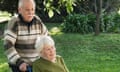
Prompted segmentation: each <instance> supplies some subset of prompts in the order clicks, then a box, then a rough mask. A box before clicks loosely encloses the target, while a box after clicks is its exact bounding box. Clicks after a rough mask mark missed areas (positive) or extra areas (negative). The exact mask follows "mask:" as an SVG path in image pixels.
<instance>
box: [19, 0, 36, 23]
mask: <svg viewBox="0 0 120 72" xmlns="http://www.w3.org/2000/svg"><path fill="white" fill-rule="evenodd" d="M18 11H19V13H20V14H21V15H22V17H23V19H24V20H25V21H27V22H30V21H32V19H33V17H34V14H35V5H34V4H33V3H32V2H25V3H23V5H22V6H21V7H20V8H19V9H18Z"/></svg>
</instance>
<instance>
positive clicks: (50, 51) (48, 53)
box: [41, 45, 56, 61]
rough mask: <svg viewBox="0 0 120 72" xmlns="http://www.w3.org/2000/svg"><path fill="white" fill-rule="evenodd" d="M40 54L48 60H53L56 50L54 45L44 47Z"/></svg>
mask: <svg viewBox="0 0 120 72" xmlns="http://www.w3.org/2000/svg"><path fill="white" fill-rule="evenodd" d="M41 54H42V55H43V56H44V57H45V58H47V59H48V60H50V61H51V60H53V59H54V58H55V57H56V49H55V46H54V45H45V46H44V48H43V50H42V51H41Z"/></svg>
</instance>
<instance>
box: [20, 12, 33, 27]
mask: <svg viewBox="0 0 120 72" xmlns="http://www.w3.org/2000/svg"><path fill="white" fill-rule="evenodd" d="M18 17H19V18H20V21H21V22H22V23H24V24H27V25H29V26H30V25H32V24H33V23H34V21H35V17H34V18H33V19H32V21H30V22H27V21H25V20H24V19H23V17H22V15H21V14H19V15H18Z"/></svg>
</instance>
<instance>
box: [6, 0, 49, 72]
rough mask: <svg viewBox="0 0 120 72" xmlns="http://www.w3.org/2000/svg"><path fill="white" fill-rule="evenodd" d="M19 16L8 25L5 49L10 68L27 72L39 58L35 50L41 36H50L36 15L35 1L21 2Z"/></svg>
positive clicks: (17, 71)
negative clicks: (36, 42)
mask: <svg viewBox="0 0 120 72" xmlns="http://www.w3.org/2000/svg"><path fill="white" fill-rule="evenodd" d="M18 4H19V5H18V13H19V14H18V16H17V17H13V18H12V19H11V20H10V21H9V22H8V25H7V27H6V28H7V29H6V30H5V36H4V48H5V54H6V55H7V58H8V61H9V66H10V67H11V69H12V71H13V72H25V71H26V70H27V66H28V65H31V63H32V62H33V61H35V60H36V59H37V58H38V57H39V56H38V53H37V52H36V50H35V48H34V44H35V40H36V38H37V37H38V36H40V35H48V30H47V29H46V27H45V25H44V24H43V23H42V22H41V19H40V18H39V17H37V16H36V15H35V2H34V0H19V3H18Z"/></svg>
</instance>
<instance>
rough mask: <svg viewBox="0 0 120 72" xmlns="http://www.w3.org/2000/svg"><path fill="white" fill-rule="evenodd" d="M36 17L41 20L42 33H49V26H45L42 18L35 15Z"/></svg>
mask: <svg viewBox="0 0 120 72" xmlns="http://www.w3.org/2000/svg"><path fill="white" fill-rule="evenodd" d="M35 17H36V18H37V19H38V20H39V22H40V26H41V32H42V35H49V32H48V29H47V27H46V26H45V24H44V23H43V22H42V20H41V19H40V18H39V17H38V16H37V15H35Z"/></svg>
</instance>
